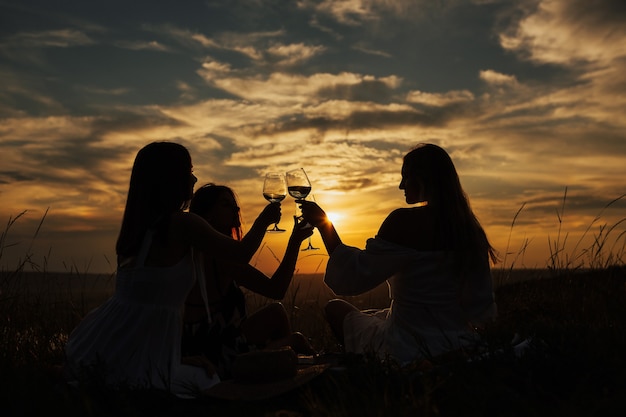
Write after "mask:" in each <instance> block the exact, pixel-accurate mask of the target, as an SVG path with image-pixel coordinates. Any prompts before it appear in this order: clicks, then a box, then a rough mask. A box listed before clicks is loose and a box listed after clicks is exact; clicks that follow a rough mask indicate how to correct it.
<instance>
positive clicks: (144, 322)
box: [65, 232, 219, 397]
mask: <svg viewBox="0 0 626 417" xmlns="http://www.w3.org/2000/svg"><path fill="white" fill-rule="evenodd" d="M151 235H152V234H151V233H150V232H149V233H147V235H146V238H145V239H144V242H143V243H142V248H141V250H140V253H139V255H138V257H137V261H136V265H135V266H134V267H132V268H129V269H120V268H118V271H117V279H116V287H115V293H114V295H113V296H112V297H111V298H110V299H109V300H108V301H106V302H105V303H104V304H103V305H101V306H100V307H98V308H96V309H95V310H93V311H91V312H90V313H89V314H88V315H87V316H86V317H85V318H84V319H83V320H82V322H81V323H79V325H78V326H77V327H76V329H74V331H73V332H72V333H71V335H70V337H69V341H68V343H67V345H66V347H65V352H66V359H67V369H68V371H69V373H70V375H71V376H73V377H75V378H77V377H79V376H80V375H81V373H82V372H84V371H85V369H86V368H85V367H90V366H94V365H95V366H100V367H102V366H103V367H104V370H105V372H106V373H105V375H106V382H107V383H109V384H112V385H117V384H120V385H123V386H127V387H132V388H156V389H163V390H167V391H170V392H172V393H174V394H176V395H178V396H181V397H188V396H193V395H195V394H197V393H198V392H199V391H202V390H206V389H208V388H210V387H211V386H213V385H215V384H216V383H218V382H219V377H218V376H217V374H215V375H213V376H209V375H208V374H207V372H206V371H205V370H204V369H203V368H200V367H195V366H191V365H183V364H181V349H180V346H181V332H182V309H183V306H184V302H185V299H186V297H187V294H188V293H189V291H190V290H191V288H192V286H193V284H194V282H195V279H196V278H195V277H196V268H195V266H194V262H193V251H190V253H188V254H187V255H186V256H185V257H184V258H183V259H181V260H180V261H179V262H178V263H177V264H176V265H173V266H171V267H149V266H144V263H145V259H146V256H147V253H148V249H149V248H150V244H151V241H152V238H151Z"/></svg>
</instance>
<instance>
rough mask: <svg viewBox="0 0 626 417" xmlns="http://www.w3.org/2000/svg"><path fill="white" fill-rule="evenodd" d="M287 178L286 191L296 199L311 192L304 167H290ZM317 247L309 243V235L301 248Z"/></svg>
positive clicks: (310, 248)
mask: <svg viewBox="0 0 626 417" xmlns="http://www.w3.org/2000/svg"><path fill="white" fill-rule="evenodd" d="M286 179H287V191H288V192H289V195H290V196H292V197H293V198H295V199H296V200H304V199H306V197H307V196H308V195H309V193H310V192H311V182H310V181H309V177H308V176H307V175H306V172H305V171H304V168H298V169H292V170H291V171H287V175H286ZM316 249H319V248H315V247H313V245H312V244H311V237H310V236H309V245H308V246H307V247H306V248H304V249H302V250H303V251H305V250H316Z"/></svg>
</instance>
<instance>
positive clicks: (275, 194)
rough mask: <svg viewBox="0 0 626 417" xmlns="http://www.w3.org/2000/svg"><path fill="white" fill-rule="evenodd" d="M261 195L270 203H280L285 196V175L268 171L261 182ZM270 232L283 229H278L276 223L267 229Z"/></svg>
mask: <svg viewBox="0 0 626 417" xmlns="http://www.w3.org/2000/svg"><path fill="white" fill-rule="evenodd" d="M263 197H264V198H265V199H266V200H267V201H269V202H270V203H280V202H281V201H283V200H284V199H285V197H287V182H286V181H285V175H284V174H282V173H280V172H268V173H267V175H265V182H264V183H263ZM267 231H268V232H270V233H282V232H284V231H285V229H279V228H278V223H275V224H274V227H273V228H271V229H268V230H267Z"/></svg>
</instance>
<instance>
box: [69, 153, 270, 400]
mask: <svg viewBox="0 0 626 417" xmlns="http://www.w3.org/2000/svg"><path fill="white" fill-rule="evenodd" d="M192 171H193V170H192V163H191V157H190V155H189V152H188V151H187V149H186V148H185V147H183V146H182V145H179V144H176V143H172V142H153V143H151V144H149V145H147V146H145V147H144V148H143V149H141V150H140V151H139V153H138V154H137V156H136V158H135V162H134V165H133V169H132V173H131V178H130V186H129V190H128V197H127V201H126V208H125V211H124V218H123V221H122V227H121V230H120V234H119V237H118V241H117V245H116V252H117V277H116V288H115V293H114V295H113V296H112V297H111V298H110V299H109V300H108V301H106V302H105V303H104V304H103V305H102V306H100V307H99V308H97V309H95V310H94V311H92V312H90V313H89V314H88V315H87V316H86V317H85V318H84V319H83V321H82V322H81V323H79V325H78V326H77V327H76V328H75V329H74V331H73V332H72V333H71V335H70V337H69V340H68V343H67V345H66V348H65V351H66V359H67V366H66V369H67V372H68V377H69V378H70V379H71V380H74V381H80V380H81V379H85V378H94V377H98V378H100V377H102V378H104V379H105V382H106V383H107V384H110V385H112V386H120V387H128V388H138V389H147V388H156V389H162V390H166V391H169V392H172V393H173V394H176V395H179V396H192V395H195V394H198V393H200V392H202V391H204V390H206V389H208V388H210V387H211V386H213V385H214V384H216V383H217V382H219V377H218V376H217V375H216V374H215V371H214V369H213V366H212V364H211V363H210V362H208V361H206V360H203V359H202V358H199V357H198V358H185V359H183V358H182V357H181V346H180V343H181V334H182V311H183V305H184V302H185V299H186V297H187V294H188V293H189V291H190V289H191V288H192V287H193V285H194V282H195V279H196V271H197V268H196V265H195V264H194V253H199V252H202V251H204V252H212V253H215V254H216V255H219V256H222V257H225V258H230V259H234V260H241V261H245V260H246V259H249V257H250V256H251V254H252V253H254V250H255V249H256V247H258V242H254V241H249V242H247V244H246V243H244V242H238V241H235V240H233V239H229V238H228V237H226V236H224V235H223V234H221V233H219V232H217V231H216V230H215V229H213V228H212V227H211V226H210V225H209V224H208V223H207V222H206V221H205V220H204V219H202V218H201V217H200V216H198V215H196V214H193V213H189V212H185V211H184V209H185V208H186V207H187V205H188V204H189V201H190V199H191V197H192V194H193V186H194V184H195V182H196V177H195V176H194V175H193V173H192ZM276 220H278V219H276Z"/></svg>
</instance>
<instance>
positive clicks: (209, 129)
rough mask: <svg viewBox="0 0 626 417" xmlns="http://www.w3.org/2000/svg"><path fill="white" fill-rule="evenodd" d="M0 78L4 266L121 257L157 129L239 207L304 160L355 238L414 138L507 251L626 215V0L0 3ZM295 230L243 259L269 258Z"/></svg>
mask: <svg viewBox="0 0 626 417" xmlns="http://www.w3.org/2000/svg"><path fill="white" fill-rule="evenodd" d="M0 80H1V82H0V155H1V159H0V161H1V162H0V198H1V201H2V203H1V204H0V220H1V221H2V222H3V230H4V224H7V222H9V220H10V219H12V218H15V217H16V216H18V215H19V214H20V213H22V212H23V211H24V210H26V213H25V214H24V215H22V216H21V217H20V218H19V219H18V220H17V221H16V222H15V224H13V225H12V226H11V228H10V230H9V234H8V236H7V237H5V239H4V241H3V242H1V243H2V245H3V248H2V247H0V249H4V250H3V251H0V253H1V255H0V268H2V270H6V269H8V270H11V269H12V268H14V267H15V265H17V264H18V262H19V260H20V259H25V257H26V256H28V255H29V254H32V261H33V262H34V263H35V264H36V265H37V266H38V267H39V268H44V267H45V268H47V269H48V270H54V271H66V270H70V269H76V270H78V271H80V272H87V271H88V272H105V273H106V272H112V271H114V269H115V267H114V263H115V253H114V245H115V240H116V238H117V234H118V231H119V226H120V222H121V216H122V211H123V207H124V203H125V197H126V192H127V187H128V179H129V174H130V168H131V165H132V161H133V159H134V157H135V154H136V152H137V151H138V150H139V149H140V148H141V147H143V146H144V145H146V144H147V143H149V142H151V141H160V140H168V141H176V142H179V143H181V144H184V145H185V146H187V148H188V149H189V150H190V152H191V155H192V158H193V164H194V171H195V174H196V176H197V177H198V178H199V183H198V185H201V184H203V183H206V182H216V183H220V184H226V185H229V186H232V187H233V188H234V189H235V191H236V192H237V194H238V196H239V199H240V204H241V207H242V211H243V215H244V220H245V223H246V225H247V226H249V225H250V224H251V223H252V221H253V220H254V218H255V217H256V215H257V214H258V213H259V211H260V210H261V209H262V207H263V206H264V205H265V204H267V202H266V201H265V200H264V199H263V197H262V185H263V176H264V174H265V173H266V172H267V171H270V170H278V171H286V170H288V169H291V168H295V167H304V168H305V169H306V170H307V172H308V174H309V177H310V179H311V182H312V184H313V191H312V195H313V196H314V197H315V200H316V201H317V202H318V203H319V204H320V205H321V206H322V207H323V208H324V209H325V210H326V211H327V212H329V213H331V215H332V216H333V217H334V218H335V219H336V225H337V229H338V231H339V233H340V235H341V237H342V239H343V240H344V242H345V243H348V244H351V245H354V246H358V247H364V244H365V240H366V239H367V238H368V237H372V236H374V235H375V234H376V232H377V230H378V227H379V225H380V223H381V222H382V220H383V219H384V218H385V216H386V215H387V214H388V213H389V212H390V211H391V210H393V209H394V208H396V207H405V206H406V203H405V202H404V199H403V193H402V191H400V190H398V183H399V181H400V166H401V158H402V156H403V155H404V153H406V152H407V151H408V150H409V149H410V148H411V147H412V146H414V145H415V144H417V143H419V142H432V143H436V144H438V145H440V146H442V147H443V148H445V149H446V150H447V151H448V152H449V153H450V154H451V156H452V159H453V160H454V162H455V164H456V166H457V169H458V171H459V174H460V176H461V181H462V184H463V186H464V188H465V190H466V192H467V193H468V195H469V197H470V201H471V204H472V207H473V209H474V211H475V213H476V214H477V216H478V217H479V219H480V220H481V222H482V224H483V225H484V227H485V229H486V231H487V233H488V236H489V237H490V239H491V241H492V243H493V244H494V246H495V247H496V248H497V249H498V250H499V251H500V254H501V257H503V258H504V256H505V252H506V251H507V248H509V252H512V254H510V255H506V257H507V259H506V265H510V264H511V263H513V264H514V265H515V266H526V267H545V266H546V263H547V261H548V259H549V256H550V249H549V248H548V242H555V241H560V242H563V241H566V243H567V244H568V247H569V249H568V250H567V251H565V252H564V254H567V255H568V256H575V255H576V254H581V251H583V250H584V249H586V248H588V247H589V245H590V244H587V243H581V244H579V245H578V247H576V248H575V247H574V246H575V245H576V243H577V242H578V240H579V239H580V236H581V234H582V233H585V231H586V230H587V229H588V228H589V231H588V232H587V236H588V237H590V238H591V237H593V235H594V234H596V235H597V234H598V233H600V232H601V230H602V229H601V228H602V226H603V225H607V228H605V229H604V231H603V232H602V233H607V231H608V230H609V228H610V227H611V226H612V225H614V224H616V223H619V221H620V220H622V219H624V218H625V217H626V202H625V201H624V199H620V196H622V195H623V194H624V193H626V181H625V178H626V2H624V1H623V0H595V1H587V0H529V1H526V0H474V1H470V0H440V1H434V0H396V1H394V0H300V1H285V0H267V1H266V0H231V1H223V0H207V1H160V0H150V1H145V0H140V1H135V0H133V1H123V2H122V1H118V0H107V1H84V0H75V1H64V2H51V1H49V0H16V1H1V0H0ZM566 188H567V195H566V197H565V208H564V211H562V208H563V199H564V196H565V189H566ZM615 199H618V201H616V202H615V203H613V204H610V205H609V203H610V202H611V201H613V200H615ZM607 205H608V207H606V208H605V206H607ZM522 206H523V208H522ZM520 208H522V210H521V211H520V212H519V214H518V215H517V217H516V213H518V210H520ZM294 209H295V204H294V202H293V199H291V198H290V197H287V199H286V200H285V201H284V202H283V210H282V211H283V219H282V221H281V224H280V225H281V227H282V228H291V224H292V215H293V213H294ZM46 210H48V212H47V215H46V217H45V220H44V222H43V224H42V225H41V229H40V231H39V235H38V236H37V238H36V239H35V240H34V242H31V241H32V236H33V234H34V233H35V231H36V230H37V227H38V224H39V223H40V221H41V219H42V217H43V216H44V213H45V212H46ZM597 216H599V218H598V219H596V218H597ZM514 219H515V225H514V227H513V229H511V224H512V222H513V220H514ZM559 226H560V227H561V234H560V235H559ZM624 229H625V227H624V224H623V223H621V224H618V225H617V227H616V228H615V229H613V230H611V232H610V234H609V238H611V237H613V239H609V241H610V242H613V241H614V240H615V238H617V237H618V236H619V234H620V233H622V232H623V231H624ZM287 235H288V234H287V233H283V234H282V235H275V234H272V235H269V234H268V235H267V237H266V238H265V240H264V245H263V247H262V249H261V250H260V252H259V253H258V254H257V257H255V258H254V259H253V263H255V264H256V265H257V266H259V267H260V268H261V269H263V270H264V271H266V272H271V271H273V269H274V268H275V267H276V260H275V258H274V254H275V255H276V256H277V257H279V258H280V257H282V254H283V250H284V246H285V243H286V239H287ZM623 242H624V237H623V236H622V237H621V238H620V239H616V240H615V245H617V246H616V249H617V252H619V247H621V245H623ZM526 243H528V244H527V247H526V250H522V249H521V248H522V247H524V246H526ZM313 244H314V245H316V246H322V241H321V238H320V236H319V234H317V233H315V234H314V235H313ZM611 245H612V244H611ZM303 246H304V245H303ZM608 246H609V245H607V247H608ZM553 251H554V250H553ZM520 253H521V255H520V256H518V254H520ZM326 261H327V256H326V252H325V251H324V250H319V251H315V252H302V255H301V260H300V261H299V263H298V271H299V272H313V271H317V272H322V271H323V269H324V265H325V262H326ZM500 266H501V265H500ZM29 268H30V267H27V269H29Z"/></svg>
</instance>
